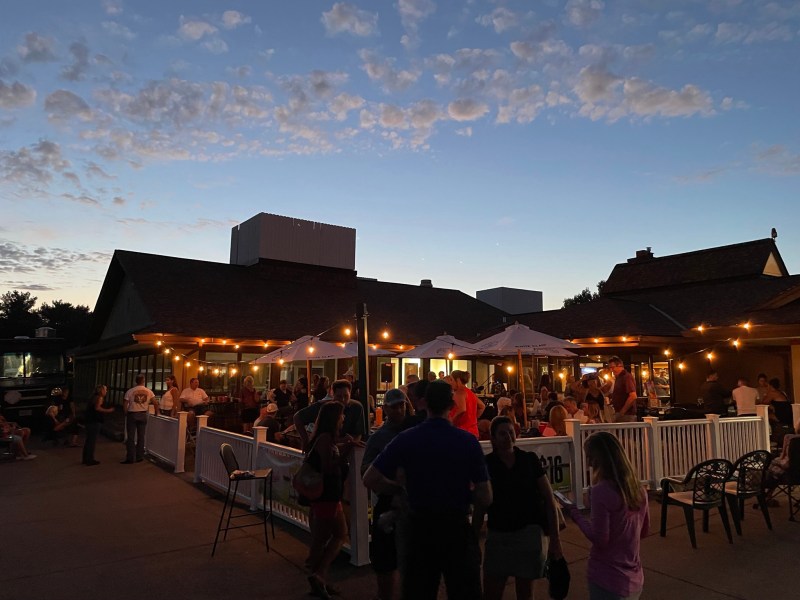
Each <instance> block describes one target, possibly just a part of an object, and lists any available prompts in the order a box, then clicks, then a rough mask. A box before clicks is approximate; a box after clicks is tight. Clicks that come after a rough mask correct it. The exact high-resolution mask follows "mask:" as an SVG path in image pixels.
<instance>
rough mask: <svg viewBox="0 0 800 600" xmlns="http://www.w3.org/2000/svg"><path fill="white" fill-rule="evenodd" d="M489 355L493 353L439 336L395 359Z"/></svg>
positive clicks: (451, 337)
mask: <svg viewBox="0 0 800 600" xmlns="http://www.w3.org/2000/svg"><path fill="white" fill-rule="evenodd" d="M491 354H493V353H492V352H489V351H484V350H481V349H479V348H476V347H475V346H474V345H473V344H470V343H469V342H464V341H462V340H459V339H456V338H454V337H453V336H452V335H440V336H437V337H436V339H433V340H431V341H430V342H425V343H424V344H421V345H419V346H417V347H416V348H414V349H412V350H409V351H408V352H403V353H402V354H398V355H397V358H447V359H452V358H456V357H460V356H478V355H484V356H488V355H491ZM451 355H452V356H451Z"/></svg>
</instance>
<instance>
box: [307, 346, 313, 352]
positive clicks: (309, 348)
mask: <svg viewBox="0 0 800 600" xmlns="http://www.w3.org/2000/svg"><path fill="white" fill-rule="evenodd" d="M308 353H309V354H314V346H309V347H308Z"/></svg>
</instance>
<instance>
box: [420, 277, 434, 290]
mask: <svg viewBox="0 0 800 600" xmlns="http://www.w3.org/2000/svg"><path fill="white" fill-rule="evenodd" d="M419 287H429V288H432V287H433V281H431V280H430V279H423V280H422V281H420V282H419Z"/></svg>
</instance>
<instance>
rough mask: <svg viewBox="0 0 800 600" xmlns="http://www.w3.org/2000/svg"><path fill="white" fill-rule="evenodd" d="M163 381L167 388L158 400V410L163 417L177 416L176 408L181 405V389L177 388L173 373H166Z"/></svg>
mask: <svg viewBox="0 0 800 600" xmlns="http://www.w3.org/2000/svg"><path fill="white" fill-rule="evenodd" d="M164 383H165V385H166V388H167V390H166V391H165V392H164V395H163V396H161V399H160V400H159V401H158V409H159V412H160V413H161V414H162V415H163V416H165V417H175V416H177V414H178V408H179V407H180V405H181V401H180V397H181V391H180V390H179V389H178V383H177V380H176V379H175V375H172V374H169V375H167V376H166V377H165V378H164Z"/></svg>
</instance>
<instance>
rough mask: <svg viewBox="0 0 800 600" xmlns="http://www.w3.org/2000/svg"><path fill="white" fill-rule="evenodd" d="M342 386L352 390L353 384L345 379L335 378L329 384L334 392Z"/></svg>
mask: <svg viewBox="0 0 800 600" xmlns="http://www.w3.org/2000/svg"><path fill="white" fill-rule="evenodd" d="M326 379H327V377H326ZM342 388H347V389H348V390H350V391H352V390H353V384H351V383H350V382H349V381H347V379H337V380H336V381H334V382H333V384H332V385H331V391H332V392H333V393H334V394H335V393H336V392H338V391H339V390H341V389H342Z"/></svg>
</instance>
